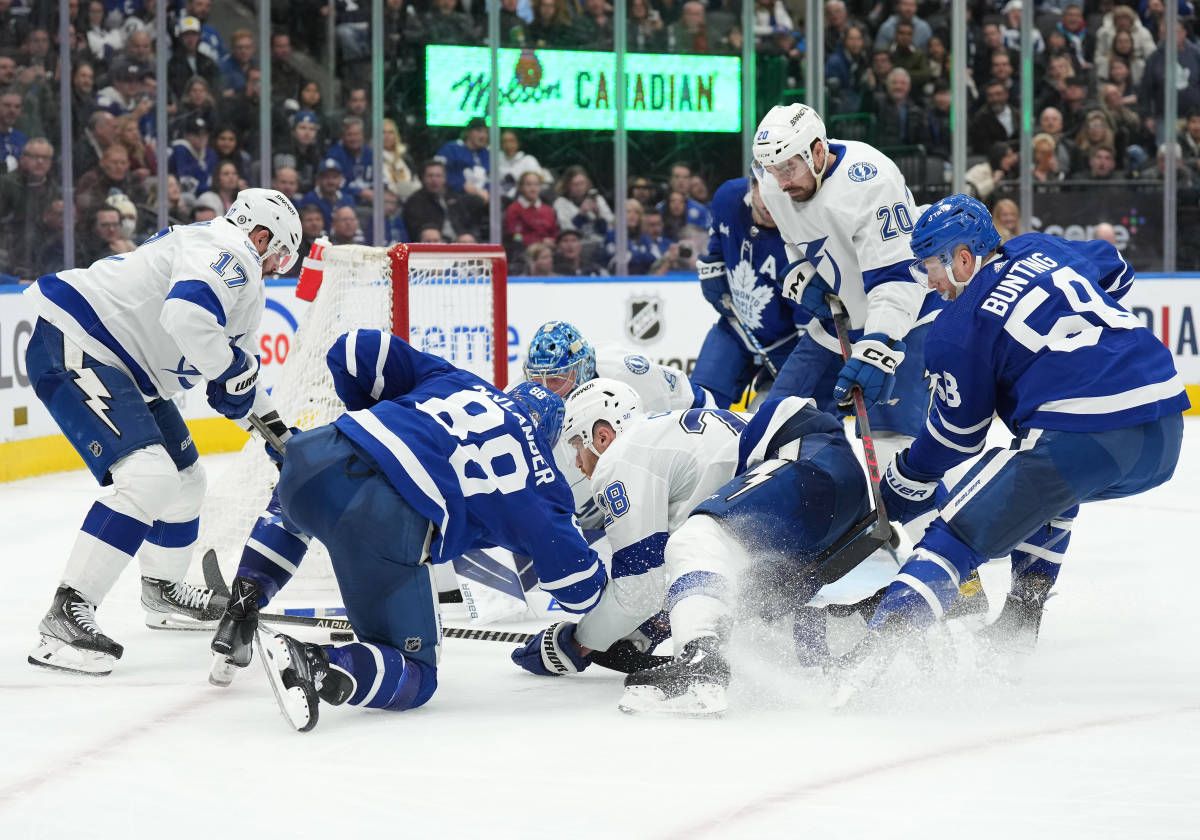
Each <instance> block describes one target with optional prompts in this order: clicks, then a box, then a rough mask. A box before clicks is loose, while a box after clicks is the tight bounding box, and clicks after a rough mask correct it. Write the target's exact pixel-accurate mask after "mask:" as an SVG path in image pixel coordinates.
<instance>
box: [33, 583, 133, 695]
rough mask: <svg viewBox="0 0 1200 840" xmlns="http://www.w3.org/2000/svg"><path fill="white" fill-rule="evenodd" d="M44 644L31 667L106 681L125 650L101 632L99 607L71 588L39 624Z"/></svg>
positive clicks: (61, 591)
mask: <svg viewBox="0 0 1200 840" xmlns="http://www.w3.org/2000/svg"><path fill="white" fill-rule="evenodd" d="M38 631H39V632H40V633H41V634H42V640H41V642H39V643H38V646H37V647H36V648H34V650H33V652H32V653H30V654H29V658H28V659H29V664H30V665H37V666H39V667H42V668H53V669H55V670H59V671H69V672H71V673H75V674H86V675H88V676H94V677H103V676H107V675H108V674H111V673H112V666H113V662H115V661H116V660H118V659H120V658H121V654H122V653H124V652H125V649H124V648H123V647H121V645H119V644H117V643H116V642H114V641H113V640H112V639H110V638H109V637H108V636H105V635H104V634H103V633H102V632H100V627H99V625H97V624H96V605H95V604H93V603H92V602H91V601H89V600H87V599H86V598H84V597H83V596H82V595H80V594H79V593H78V592H76V591H75V590H74V589H72V588H70V587H69V586H60V587H59V588H58V591H57V592H55V593H54V602H53V603H52V604H51V605H50V610H49V611H48V612H47V613H46V615H45V616H44V617H43V618H42V621H41V623H40V624H38Z"/></svg>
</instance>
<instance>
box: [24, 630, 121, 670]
mask: <svg viewBox="0 0 1200 840" xmlns="http://www.w3.org/2000/svg"><path fill="white" fill-rule="evenodd" d="M26 661H27V662H28V663H29V664H30V665H36V666H37V667H39V668H46V669H48V670H51V671H62V672H63V673H66V674H76V675H78V676H82V677H107V676H108V675H109V674H111V673H112V668H113V663H114V662H116V658H115V657H113V656H112V655H111V654H107V653H100V652H99V651H94V650H81V649H80V648H77V647H72V646H71V645H68V644H66V643H65V642H63V641H62V640H61V639H50V638H47V637H45V636H43V637H42V641H41V642H40V643H39V644H38V646H37V647H36V648H34V649H33V652H32V653H30V654H29V656H27V657H26Z"/></svg>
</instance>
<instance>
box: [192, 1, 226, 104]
mask: <svg viewBox="0 0 1200 840" xmlns="http://www.w3.org/2000/svg"><path fill="white" fill-rule="evenodd" d="M186 11H187V14H188V15H190V16H191V17H193V18H195V19H196V20H198V21H199V22H200V52H201V54H203V55H204V56H205V57H207V58H209V59H211V60H212V62H213V63H214V64H215V63H217V62H219V61H220V60H221V59H223V58H224V57H225V56H226V54H227V53H226V50H225V42H224V41H222V40H221V34H220V33H219V32H217V30H216V29H214V28H213V27H212V25H211V24H210V23H209V22H208V17H209V15H210V14H212V0H187V8H186ZM214 87H215V85H214Z"/></svg>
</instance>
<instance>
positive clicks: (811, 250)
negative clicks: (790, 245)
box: [801, 236, 842, 292]
mask: <svg viewBox="0 0 1200 840" xmlns="http://www.w3.org/2000/svg"><path fill="white" fill-rule="evenodd" d="M827 241H829V237H828V236H822V237H821V238H820V239H814V240H813V241H812V242H805V243H802V245H801V247H802V248H804V258H805V259H806V260H808V262H809V263H811V264H812V265H813V266H815V267H816V270H817V272H818V273H819V274H820V275H821V277H822V279H824V280H825V283H826V285H828V286H829V287H830V288H831V289H833V290H834V291H835V292H836V291H839V290H840V289H841V288H842V269H841V267H839V266H838V264H837V261H836V260H835V259H834V258H833V254H831V253H829V250H828V249H826V248H825V243H826V242H827ZM822 261H826V262H828V263H829V266H828V268H825V267H824V266H822V265H821V263H822Z"/></svg>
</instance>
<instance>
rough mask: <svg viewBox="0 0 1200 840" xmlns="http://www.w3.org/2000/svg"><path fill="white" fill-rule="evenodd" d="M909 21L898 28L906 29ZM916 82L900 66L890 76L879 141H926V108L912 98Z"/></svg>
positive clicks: (878, 114)
mask: <svg viewBox="0 0 1200 840" xmlns="http://www.w3.org/2000/svg"><path fill="white" fill-rule="evenodd" d="M904 26H905V24H903V23H901V24H900V26H899V27H898V29H897V31H899V29H903V28H904ZM911 90H912V81H911V80H910V79H909V75H908V71H907V70H905V69H904V68H903V67H897V68H896V69H895V70H893V71H892V72H891V73H888V77H887V91H888V92H887V96H886V97H883V98H881V99H880V100H879V103H878V105H877V107H876V119H877V122H876V124H875V143H876V145H878V146H880V147H885V146H912V145H917V144H918V143H924V142H925V141H926V139H928V136H927V135H926V133H925V132H926V130H927V128H928V126H927V125H926V123H925V111H924V109H923V108H921V107H920V106H918V105H914V104H913V102H912V100H911V99H910V98H909V94H910V92H911Z"/></svg>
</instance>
